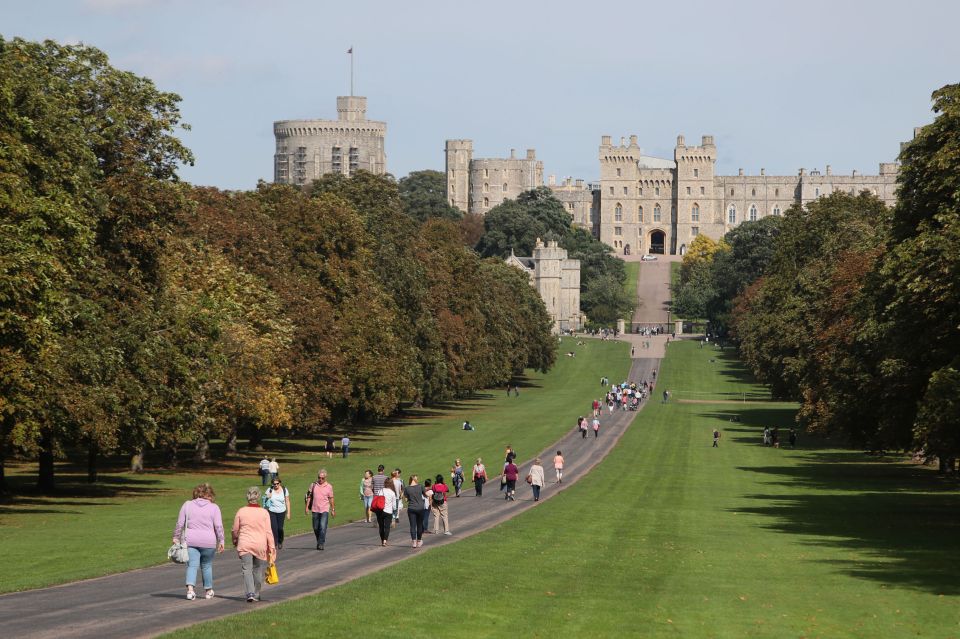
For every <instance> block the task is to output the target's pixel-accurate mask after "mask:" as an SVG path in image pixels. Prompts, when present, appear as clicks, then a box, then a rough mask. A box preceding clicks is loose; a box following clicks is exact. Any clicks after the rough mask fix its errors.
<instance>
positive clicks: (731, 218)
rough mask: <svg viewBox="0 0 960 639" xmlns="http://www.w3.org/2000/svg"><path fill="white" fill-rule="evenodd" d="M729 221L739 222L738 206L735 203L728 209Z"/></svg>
mask: <svg viewBox="0 0 960 639" xmlns="http://www.w3.org/2000/svg"><path fill="white" fill-rule="evenodd" d="M727 223H728V224H736V223H737V207H735V206H734V205H733V204H731V205H730V208H729V209H727Z"/></svg>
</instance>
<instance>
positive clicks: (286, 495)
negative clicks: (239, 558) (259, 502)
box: [263, 477, 292, 550]
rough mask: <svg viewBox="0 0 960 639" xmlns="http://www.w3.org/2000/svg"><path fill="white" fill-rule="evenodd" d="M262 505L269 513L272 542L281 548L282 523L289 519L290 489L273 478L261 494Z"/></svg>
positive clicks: (278, 548)
mask: <svg viewBox="0 0 960 639" xmlns="http://www.w3.org/2000/svg"><path fill="white" fill-rule="evenodd" d="M263 505H264V506H265V507H266V509H267V512H268V513H270V530H271V531H272V532H273V544H274V545H275V546H276V547H277V550H280V549H282V548H283V523H284V521H290V513H291V510H292V509H291V504H290V491H289V490H287V487H286V486H284V485H283V482H281V481H280V478H279V477H277V478H275V479H274V480H273V483H272V484H271V485H270V488H268V489H267V492H266V493H265V494H264V496H263Z"/></svg>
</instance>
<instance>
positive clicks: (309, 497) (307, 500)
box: [303, 482, 317, 510]
mask: <svg viewBox="0 0 960 639" xmlns="http://www.w3.org/2000/svg"><path fill="white" fill-rule="evenodd" d="M316 485H317V482H313V483H312V484H310V488H307V494H306V495H304V496H303V502H304V503H305V504H306V505H307V510H310V509H311V508H313V487H314V486H316Z"/></svg>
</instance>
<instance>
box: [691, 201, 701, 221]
mask: <svg viewBox="0 0 960 639" xmlns="http://www.w3.org/2000/svg"><path fill="white" fill-rule="evenodd" d="M690 221H691V222H699V221H700V205H699V204H694V205H693V208H692V209H690Z"/></svg>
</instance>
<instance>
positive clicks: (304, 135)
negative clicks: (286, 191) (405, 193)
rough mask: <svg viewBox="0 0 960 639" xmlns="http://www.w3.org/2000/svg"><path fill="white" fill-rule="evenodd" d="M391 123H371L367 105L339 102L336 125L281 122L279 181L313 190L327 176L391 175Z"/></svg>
mask: <svg viewBox="0 0 960 639" xmlns="http://www.w3.org/2000/svg"><path fill="white" fill-rule="evenodd" d="M386 133H387V124H386V123H385V122H376V121H374V120H368V119H367V99H366V98H363V97H358V96H353V95H351V96H340V97H338V98H337V119H336V120H280V121H278V122H274V123H273V135H274V137H275V138H276V144H277V145H276V151H275V152H274V156H273V181H274V182H276V183H277V184H295V185H297V186H303V185H305V184H309V183H310V182H312V181H313V180H315V179H317V178H319V177H320V176H321V175H326V174H328V173H341V174H343V175H346V176H349V175H350V174H351V173H353V172H354V171H357V170H360V169H362V170H364V171H369V172H370V173H374V174H376V175H382V174H384V173H386V172H387V155H386V152H385V151H384V145H383V142H384V138H385V137H386Z"/></svg>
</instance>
